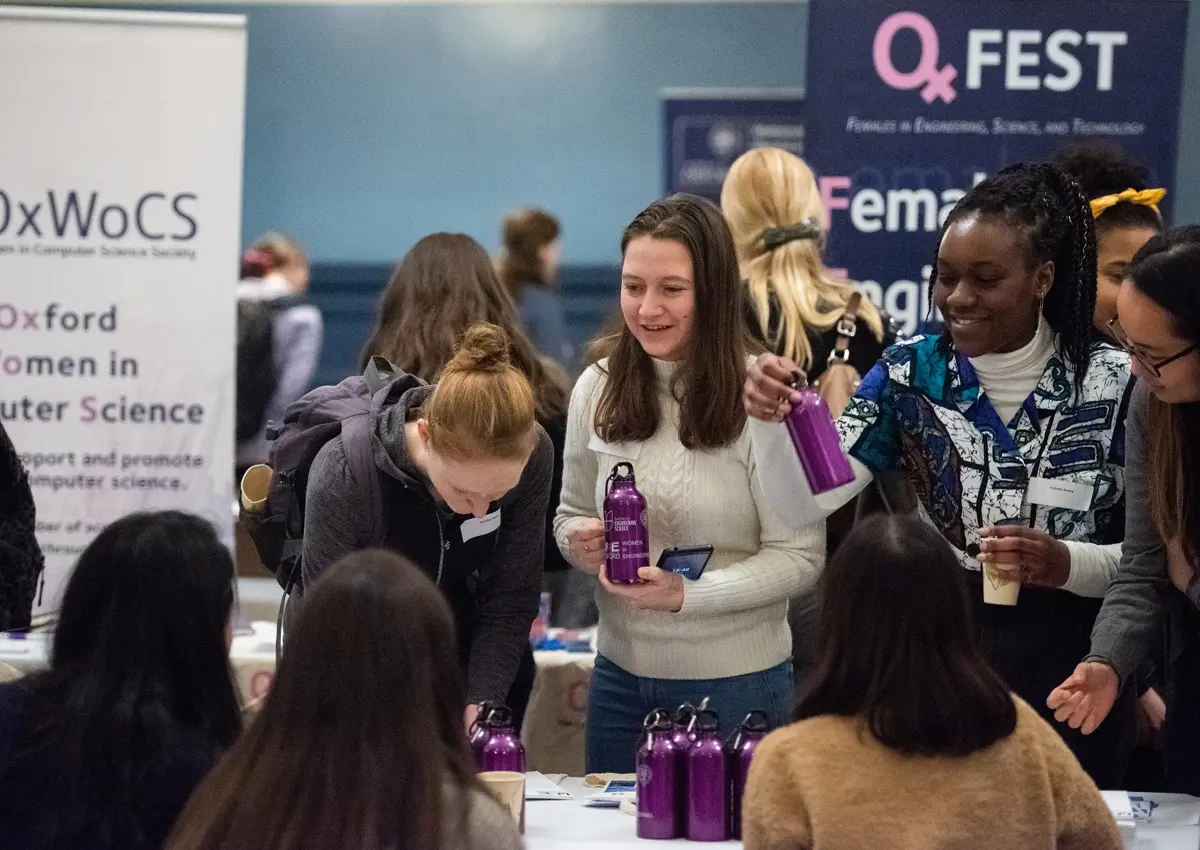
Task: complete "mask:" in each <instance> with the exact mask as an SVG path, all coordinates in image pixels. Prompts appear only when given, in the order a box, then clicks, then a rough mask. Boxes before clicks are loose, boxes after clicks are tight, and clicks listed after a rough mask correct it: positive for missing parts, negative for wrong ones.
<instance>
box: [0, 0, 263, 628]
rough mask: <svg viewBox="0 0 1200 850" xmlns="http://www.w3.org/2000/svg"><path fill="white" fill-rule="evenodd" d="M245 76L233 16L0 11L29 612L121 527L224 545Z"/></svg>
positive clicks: (6, 247) (5, 205)
mask: <svg viewBox="0 0 1200 850" xmlns="http://www.w3.org/2000/svg"><path fill="white" fill-rule="evenodd" d="M245 74H246V37H245V20H244V18H241V17H238V16H229V15H179V14H159V13H144V12H107V11H91V10H82V9H74V10H67V9H46V8H29V9H21V8H8V9H4V8H0V77H3V78H4V79H7V80H10V81H17V80H20V81H21V82H20V84H19V85H18V84H15V82H14V84H12V85H8V86H5V87H3V88H0V115H3V116H4V127H5V129H4V132H3V133H0V376H2V378H0V418H2V419H3V421H4V426H5V428H6V429H7V430H8V432H9V434H10V435H11V437H12V439H13V442H14V443H15V444H16V446H17V450H18V452H20V454H21V456H22V460H23V461H24V462H25V465H26V468H27V469H28V470H29V474H30V478H31V483H32V485H33V493H34V500H35V502H36V504H37V513H38V539H39V541H40V542H41V545H42V547H43V550H44V552H45V554H46V565H47V569H46V576H45V579H44V583H43V586H42V588H41V590H40V591H39V596H38V598H37V600H35V609H34V610H35V614H38V613H44V612H48V611H53V610H54V609H55V608H56V607H57V604H58V599H59V596H60V594H61V587H62V582H63V579H64V577H65V575H66V574H67V572H68V570H69V568H70V566H71V564H72V563H73V562H74V560H75V559H76V557H77V556H78V554H79V552H80V551H81V550H82V548H83V547H85V546H86V545H87V543H88V542H89V541H90V540H91V539H92V538H93V537H94V536H95V535H96V533H97V532H98V531H99V530H100V529H101V528H102V527H103V526H104V525H105V524H107V523H108V522H110V521H112V520H113V519H115V518H117V517H119V516H121V515H124V514H127V513H130V512H133V511H138V510H145V509H166V508H178V509H182V510H188V511H192V512H194V513H197V514H200V515H202V516H204V517H206V518H208V519H209V520H211V521H212V522H214V523H215V524H217V526H218V528H219V529H220V531H221V533H222V535H223V536H225V537H226V538H228V539H229V540H230V541H231V540H232V516H231V510H230V504H231V499H232V494H233V480H232V479H233V438H234V378H233V374H234V351H235V327H234V325H235V289H236V284H237V254H238V243H239V231H240V221H239V219H240V212H241V176H242V138H243V120H244V100H245ZM168 566H169V565H168Z"/></svg>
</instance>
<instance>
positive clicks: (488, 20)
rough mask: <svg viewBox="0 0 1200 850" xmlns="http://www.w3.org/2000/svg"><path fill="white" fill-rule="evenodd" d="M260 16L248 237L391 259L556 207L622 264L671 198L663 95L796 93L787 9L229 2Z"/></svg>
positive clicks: (797, 20)
mask: <svg viewBox="0 0 1200 850" xmlns="http://www.w3.org/2000/svg"><path fill="white" fill-rule="evenodd" d="M228 9H229V10H230V11H237V12H239V13H241V14H244V15H246V16H247V18H248V19H249V34H250V35H249V41H250V53H249V69H248V84H247V102H246V118H247V121H246V182H245V198H246V204H245V217H244V225H245V226H244V232H245V234H246V236H247V237H252V236H253V235H254V234H255V233H257V232H259V231H261V230H263V229H266V228H268V227H279V228H284V229H286V230H289V231H293V232H295V233H296V234H297V235H298V236H299V237H300V238H302V239H303V240H304V241H305V242H306V243H307V244H309V245H310V246H311V248H312V252H313V254H314V256H316V257H318V258H320V259H323V260H329V261H347V260H351V261H387V260H391V259H393V258H396V257H398V256H400V255H401V254H403V253H404V251H405V250H406V249H407V248H408V246H409V245H411V244H412V243H413V242H414V241H416V240H417V239H418V238H420V237H421V236H423V235H425V234H426V233H430V232H432V231H436V230H463V231H466V232H468V233H470V234H471V235H472V236H475V237H476V238H478V239H480V240H481V241H483V242H484V244H486V245H487V246H488V247H489V248H495V247H497V234H498V229H499V222H500V219H501V218H502V216H503V215H504V213H505V211H506V210H508V209H510V208H512V207H513V206H515V205H519V204H537V205H540V206H544V207H546V208H547V209H550V210H552V211H553V212H554V213H555V214H556V215H558V216H559V217H560V218H561V219H562V221H563V225H564V253H565V258H566V260H567V261H569V262H572V263H596V262H611V261H612V260H613V259H614V257H615V256H616V254H617V243H618V240H619V238H620V232H621V228H622V227H623V226H624V225H625V224H626V223H628V221H629V220H630V219H631V218H632V217H633V216H634V215H635V214H636V213H637V212H638V211H639V210H640V209H641V208H642V207H644V206H645V205H646V203H648V202H649V201H650V200H652V199H653V198H654V197H656V195H657V194H658V193H659V192H660V189H661V183H662V177H661V175H662V167H661V164H660V160H661V156H660V153H659V151H660V148H661V142H660V120H661V119H660V116H659V112H660V109H659V99H658V93H659V90H660V89H661V88H663V87H665V86H788V87H795V86H796V85H797V84H798V82H799V81H800V80H801V79H802V78H803V73H804V61H805V59H804V57H805V51H804V29H805V18H806V17H807V15H806V11H805V9H806V7H804V6H801V5H799V4H781V3H713V4H708V3H702V4H697V3H681V4H673V3H663V4H658V3H655V4H576V3H561V4H558V3H519V2H518V3H500V4H495V3H486V4H478V5H475V4H466V5H458V4H450V5H431V6H419V5H365V6H343V5H317V6H311V5H292V6H258V5H247V6H233V7H228Z"/></svg>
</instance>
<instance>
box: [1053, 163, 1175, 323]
mask: <svg viewBox="0 0 1200 850" xmlns="http://www.w3.org/2000/svg"><path fill="white" fill-rule="evenodd" d="M1055 160H1056V162H1057V163H1058V165H1059V166H1060V167H1061V168H1062V169H1063V170H1064V171H1066V172H1067V173H1068V174H1070V175H1071V176H1072V177H1074V178H1075V180H1076V181H1077V182H1078V183H1079V185H1080V187H1081V188H1082V189H1083V194H1084V195H1086V196H1087V198H1088V200H1089V201H1091V206H1092V215H1093V216H1094V217H1095V219H1096V277H1097V281H1096V285H1097V287H1096V313H1095V318H1094V323H1095V326H1096V330H1097V331H1098V332H1099V333H1101V334H1106V335H1111V334H1110V327H1109V323H1110V322H1115V321H1116V315H1117V293H1118V292H1119V291H1120V288H1121V281H1123V280H1124V279H1125V275H1126V272H1127V271H1128V269H1129V264H1130V262H1131V261H1132V260H1133V255H1134V254H1136V253H1137V252H1138V249H1139V248H1141V247H1142V246H1143V245H1145V244H1146V243H1147V242H1148V241H1150V238H1151V237H1152V236H1155V235H1156V234H1158V233H1161V232H1162V229H1163V220H1162V214H1161V213H1160V212H1159V210H1158V205H1159V203H1161V202H1162V200H1163V198H1164V197H1166V194H1167V192H1166V190H1165V189H1155V188H1152V187H1148V186H1147V183H1148V181H1149V174H1148V172H1147V170H1146V167H1145V166H1144V165H1142V164H1141V163H1139V162H1138V161H1137V160H1135V159H1133V158H1132V157H1131V156H1130V155H1129V154H1128V153H1126V152H1125V151H1123V150H1122V149H1121V148H1119V147H1116V146H1115V145H1111V144H1103V143H1093V144H1080V145H1072V146H1070V147H1068V148H1065V149H1063V150H1062V151H1060V152H1059V154H1058V156H1056V157H1055Z"/></svg>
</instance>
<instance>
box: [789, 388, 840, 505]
mask: <svg viewBox="0 0 1200 850" xmlns="http://www.w3.org/2000/svg"><path fill="white" fill-rule="evenodd" d="M797 383H799V378H797ZM797 392H799V393H800V395H801V399H800V401H798V402H794V403H793V404H792V409H791V410H790V411H789V412H788V415H787V416H785V417H784V419H783V421H784V424H785V425H787V429H788V434H789V435H791V438H792V445H793V446H794V447H795V449H796V454H797V455H799V457H800V465H801V466H802V467H804V475H805V477H806V478H807V479H808V486H809V489H810V490H812V492H813V493H814V494H819V493H825V492H827V491H829V490H832V489H834V488H835V487H841V486H842V485H843V484H849V483H850V482H851V481H853V480H854V470H853V468H851V466H850V459H849V458H847V457H846V453H845V452H844V451H842V442H841V440H840V439H839V438H838V432H837V427H836V426H835V425H834V424H833V417H832V416H830V414H829V407H828V406H827V405H826V404H825V400H824V399H823V398H821V396H819V395H818V394H817V391H816V390H814V389H813V388H812V387H809V386H803V387H798V388H797Z"/></svg>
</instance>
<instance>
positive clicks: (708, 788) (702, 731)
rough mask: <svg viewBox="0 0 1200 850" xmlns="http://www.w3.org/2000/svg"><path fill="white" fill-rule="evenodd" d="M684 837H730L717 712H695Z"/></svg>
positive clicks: (726, 777)
mask: <svg viewBox="0 0 1200 850" xmlns="http://www.w3.org/2000/svg"><path fill="white" fill-rule="evenodd" d="M686 763H687V768H686V770H687V837H688V840H689V841H725V840H726V839H727V838H729V766H728V763H727V762H726V760H725V745H724V743H723V742H722V741H721V720H720V718H719V717H717V715H716V712H712V711H709V710H707V709H704V710H702V711H699V712H697V713H696V740H695V742H693V744H692V747H691V749H689V750H688V752H687V759H686Z"/></svg>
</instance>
